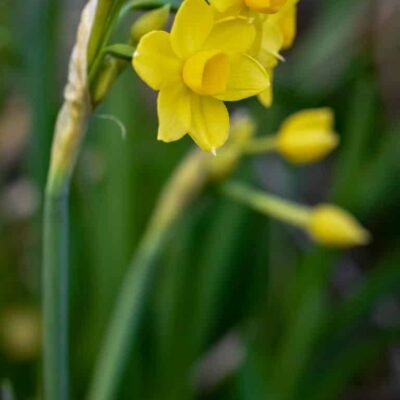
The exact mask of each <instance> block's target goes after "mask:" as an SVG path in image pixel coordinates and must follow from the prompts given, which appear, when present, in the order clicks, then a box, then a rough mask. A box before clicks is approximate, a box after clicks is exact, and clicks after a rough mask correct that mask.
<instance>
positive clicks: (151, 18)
mask: <svg viewBox="0 0 400 400" xmlns="http://www.w3.org/2000/svg"><path fill="white" fill-rule="evenodd" d="M169 9H170V5H169V4H166V5H164V6H162V7H160V8H156V9H155V10H152V11H149V12H147V13H145V14H143V15H142V16H141V17H139V18H138V19H137V20H136V21H135V22H134V23H133V25H132V28H131V39H132V43H133V44H134V45H136V44H137V43H138V42H139V40H140V39H141V38H142V36H144V35H145V34H146V33H149V32H151V31H157V30H162V29H164V28H165V25H166V24H167V22H168V17H169Z"/></svg>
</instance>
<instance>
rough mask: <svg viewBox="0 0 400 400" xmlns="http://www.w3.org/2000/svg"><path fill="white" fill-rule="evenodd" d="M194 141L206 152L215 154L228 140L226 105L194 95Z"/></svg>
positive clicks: (191, 130) (192, 134) (210, 98)
mask: <svg viewBox="0 0 400 400" xmlns="http://www.w3.org/2000/svg"><path fill="white" fill-rule="evenodd" d="M191 100H192V101H191V105H192V121H191V124H192V126H191V129H190V131H189V134H190V136H191V137H192V139H193V140H194V141H195V142H196V143H197V145H198V146H200V147H201V148H202V149H203V150H204V151H209V152H213V151H215V150H216V149H218V148H219V147H221V146H222V145H223V144H224V143H225V142H226V140H227V139H228V133H229V114H228V110H227V109H226V106H225V104H224V103H223V102H222V101H219V100H216V99H214V98H212V97H208V96H199V95H197V94H194V93H192V96H191Z"/></svg>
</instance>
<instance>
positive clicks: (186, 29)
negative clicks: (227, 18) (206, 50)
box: [171, 0, 214, 59]
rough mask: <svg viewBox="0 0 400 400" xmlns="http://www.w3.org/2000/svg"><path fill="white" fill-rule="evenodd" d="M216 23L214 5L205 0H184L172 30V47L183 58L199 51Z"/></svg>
mask: <svg viewBox="0 0 400 400" xmlns="http://www.w3.org/2000/svg"><path fill="white" fill-rule="evenodd" d="M213 23H214V13H213V10H212V7H211V6H209V5H208V4H207V3H206V2H205V0H184V1H183V3H182V5H181V6H180V7H179V10H178V12H177V14H176V17H175V21H174V24H173V26H172V30H171V42H172V48H173V49H174V51H175V53H176V54H177V55H178V56H179V57H181V58H182V59H184V58H187V57H189V56H190V55H192V54H194V53H195V52H197V51H199V50H200V49H201V47H202V45H203V44H204V41H205V40H206V38H207V36H208V35H209V33H210V32H211V29H212V27H213Z"/></svg>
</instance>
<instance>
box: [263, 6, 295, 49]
mask: <svg viewBox="0 0 400 400" xmlns="http://www.w3.org/2000/svg"><path fill="white" fill-rule="evenodd" d="M296 3H297V0H289V1H288V3H287V4H286V5H285V6H284V7H283V9H282V10H281V11H279V12H278V13H277V14H274V15H271V16H269V19H270V22H271V23H274V24H276V25H277V26H278V27H279V29H280V31H281V32H282V35H283V44H282V49H288V48H290V47H291V46H292V45H293V42H294V39H295V38H296V33H297V4H296Z"/></svg>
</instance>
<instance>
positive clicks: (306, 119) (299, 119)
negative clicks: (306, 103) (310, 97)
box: [281, 108, 334, 131]
mask: <svg viewBox="0 0 400 400" xmlns="http://www.w3.org/2000/svg"><path fill="white" fill-rule="evenodd" d="M333 124H334V114H333V111H332V110H331V109H330V108H314V109H308V110H302V111H299V112H297V113H295V114H293V115H291V116H290V117H289V118H287V119H286V120H285V121H284V122H283V124H282V127H281V130H282V131H286V130H293V131H300V130H310V129H312V130H321V131H330V130H332V129H333Z"/></svg>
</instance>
